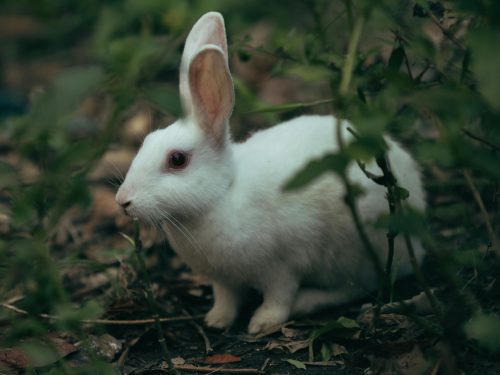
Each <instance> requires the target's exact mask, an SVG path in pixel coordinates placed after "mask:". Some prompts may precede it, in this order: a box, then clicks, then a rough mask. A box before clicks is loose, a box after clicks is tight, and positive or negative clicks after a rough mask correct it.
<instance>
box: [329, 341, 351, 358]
mask: <svg viewBox="0 0 500 375" xmlns="http://www.w3.org/2000/svg"><path fill="white" fill-rule="evenodd" d="M347 353H349V352H348V351H347V349H346V348H345V346H343V345H339V344H332V355H333V356H334V357H337V356H339V355H342V354H347Z"/></svg>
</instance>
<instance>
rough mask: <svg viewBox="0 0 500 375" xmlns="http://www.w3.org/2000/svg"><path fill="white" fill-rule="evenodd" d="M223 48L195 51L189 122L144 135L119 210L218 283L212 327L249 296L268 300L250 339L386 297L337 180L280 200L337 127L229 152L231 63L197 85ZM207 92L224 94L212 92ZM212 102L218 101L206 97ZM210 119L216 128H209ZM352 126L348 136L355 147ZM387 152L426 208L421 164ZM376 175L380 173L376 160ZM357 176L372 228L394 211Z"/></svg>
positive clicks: (278, 133)
mask: <svg viewBox="0 0 500 375" xmlns="http://www.w3.org/2000/svg"><path fill="white" fill-rule="evenodd" d="M220 22H223V20H222V17H221V16H220V15H218V14H216V13H213V12H212V13H208V14H207V15H205V16H203V17H202V18H201V19H200V20H199V21H198V22H197V23H196V26H195V27H194V28H193V29H195V28H196V33H203V31H206V32H207V33H209V32H210V30H214V29H215V30H219V31H220V30H224V26H223V24H222V25H220V24H217V25H215V26H214V23H220ZM220 38H221V37H220V32H218V34H217V35H215V36H214V35H209V36H208V40H209V42H208V43H209V46H208V47H207V45H206V44H203V43H202V44H201V45H196V46H194V47H193V46H192V45H191V44H190V45H189V47H188V46H187V47H186V48H189V50H188V52H186V53H187V55H186V53H185V55H184V57H183V64H184V68H183V69H182V71H181V89H182V91H183V92H184V94H183V100H184V101H187V102H185V103H184V107H185V108H186V110H187V111H188V115H187V117H186V118H185V119H182V120H179V121H177V122H175V123H174V124H172V125H170V126H169V127H167V128H165V129H162V130H157V131H155V132H153V133H151V134H150V135H149V136H148V137H146V139H145V141H144V144H143V146H142V148H141V150H140V151H139V153H138V155H137V156H136V158H135V159H134V161H133V163H132V166H131V168H130V170H129V172H128V174H127V176H126V179H125V181H124V182H123V185H122V186H121V187H120V189H119V191H118V193H117V197H116V199H117V201H118V202H119V203H120V204H122V205H124V204H125V202H130V204H129V205H128V207H127V212H128V213H129V214H130V215H132V216H137V217H139V218H141V219H143V220H146V221H150V222H152V223H156V224H164V225H165V228H166V232H167V236H168V239H169V241H170V242H171V245H172V246H173V248H174V249H175V251H176V252H177V253H178V254H179V255H180V256H181V257H182V258H183V259H184V260H185V261H186V263H187V264H188V265H189V266H190V267H192V269H193V270H194V271H195V272H198V273H201V274H204V275H206V276H207V277H209V278H210V279H211V280H212V281H213V286H214V296H215V304H214V306H213V308H212V309H211V310H210V312H209V313H208V314H207V316H206V323H207V324H208V325H209V326H213V327H218V328H225V327H229V326H230V325H231V324H232V323H233V321H234V319H235V318H236V316H237V313H238V308H239V305H240V303H241V301H242V299H243V298H244V296H245V291H246V290H247V289H248V288H254V289H257V290H258V291H260V292H261V293H262V294H263V298H264V301H263V303H262V305H261V306H260V307H259V308H258V309H257V311H256V312H255V314H254V315H253V317H252V319H251V321H250V325H249V332H250V333H257V332H260V331H263V330H265V329H267V328H269V327H270V326H273V325H275V324H278V323H282V322H284V321H285V320H287V319H288V318H289V316H290V315H291V314H303V313H308V312H311V311H313V310H314V309H316V308H318V307H320V306H324V305H338V304H342V303H346V302H349V301H352V300H353V299H355V298H358V297H360V296H363V295H365V294H366V293H367V292H370V291H373V290H374V289H375V288H376V287H377V275H376V273H375V272H374V269H373V266H372V263H371V262H370V259H369V258H368V256H367V255H366V253H365V249H364V248H363V245H362V243H361V241H360V239H359V236H358V233H357V232H356V230H355V227H354V224H353V222H352V219H351V216H350V213H349V211H348V209H347V207H346V205H345V204H344V202H343V197H344V189H343V185H342V183H341V181H340V180H339V179H338V178H337V177H336V176H335V175H334V174H333V173H327V174H325V175H323V176H321V177H320V178H319V179H318V180H316V181H315V182H313V183H312V184H310V185H308V186H306V187H304V188H302V189H300V190H297V191H292V192H283V191H282V188H283V186H284V185H285V184H286V182H287V181H289V180H290V178H292V177H293V176H294V175H295V174H296V173H297V172H298V171H299V170H300V169H302V168H303V167H304V166H305V165H306V164H307V162H308V161H310V160H312V159H315V158H319V157H321V156H323V155H325V154H327V153H331V152H334V151H336V150H337V149H338V143H337V139H336V131H335V129H336V123H335V119H334V118H333V117H331V116H302V117H299V118H296V119H293V120H290V121H287V122H285V123H282V124H279V125H276V126H274V127H272V128H270V129H268V130H265V131H261V132H258V133H256V134H254V135H253V136H252V137H251V138H250V139H249V140H247V141H246V142H244V143H240V144H235V143H232V142H230V141H229V139H228V137H227V135H226V134H227V132H226V129H227V117H228V116H229V113H230V110H229V112H228V108H229V106H230V107H231V108H232V100H233V93H232V82H231V78H230V75H229V69H228V67H227V63H224V59H225V61H227V56H223V57H224V58H220V59H219V58H216V59H213V60H210V61H221V62H220V63H219V64H220V66H217V67H216V68H217V69H221V70H224V69H226V70H227V74H215V76H216V77H214V78H213V82H211V81H210V79H211V78H210V77H212V74H206V76H207V77H208V78H204V81H203V85H202V84H199V83H196V80H194V79H192V77H191V76H190V75H191V74H194V73H192V70H193V69H192V68H191V65H192V64H194V62H193V61H196V64H198V65H199V66H205V65H206V64H205V60H204V59H205V57H204V56H205V55H207V53H206V49H207V48H209V49H211V51H209V52H208V55H211V56H210V57H209V58H210V59H212V58H213V57H215V56H218V55H216V54H227V51H226V49H227V47H226V48H225V47H224V46H225V45H226V44H225V43H226V42H225V36H224V40H220ZM194 39H197V38H194ZM188 40H189V37H188ZM211 45H214V46H217V48H212V47H211ZM206 66H211V65H206ZM202 69H204V68H202ZM186 75H187V76H186ZM206 80H208V81H206ZM206 85H211V86H210V87H215V88H214V89H213V90H212V91H209V92H208V93H207V92H205V91H204V90H205V88H206V87H207V86H206ZM204 95H205V96H207V95H208V96H210V97H209V98H207V97H206V98H205V99H203V96H204ZM193 97H200V98H201V99H200V100H193ZM207 100H208V101H210V102H211V103H209V104H208V105H209V106H210V108H214V107H215V108H219V109H217V111H220V113H219V112H217V113H215V117H214V116H204V115H203V111H205V112H206V108H205V107H204V106H205V103H206V102H207ZM200 113H201V115H200ZM221 116H222V120H220V117H221ZM211 118H216V120H214V122H210V121H211V120H210V119H211ZM200 121H203V124H200ZM345 128H346V126H343V130H342V136H343V139H344V140H345V142H349V140H351V135H350V134H349V133H348V132H347V130H346V129H345ZM221 134H222V136H221ZM386 142H387V143H388V146H389V152H388V157H389V159H390V161H391V164H392V168H393V171H394V173H395V175H396V177H397V178H398V180H399V181H401V182H402V183H403V184H404V186H405V187H406V188H407V189H409V190H410V198H409V203H410V205H412V206H413V207H415V208H417V209H419V210H424V208H425V199H424V192H423V189H422V184H421V179H420V174H419V169H418V166H417V165H416V163H415V161H414V160H413V159H412V158H411V156H410V155H409V154H408V153H407V152H406V151H404V150H403V149H402V148H401V147H400V146H399V145H398V144H397V143H395V142H394V141H392V140H391V139H390V138H387V137H386ZM172 150H182V151H186V152H189V153H190V154H191V162H190V164H189V165H188V166H187V167H186V168H185V169H184V170H180V171H173V172H172V171H166V170H165V163H166V155H168V153H169V152H170V151H172ZM367 168H368V169H369V170H370V171H372V172H374V173H378V174H379V173H380V171H379V169H378V168H377V167H376V165H375V163H374V162H371V163H369V164H368V165H367ZM348 174H349V177H350V179H351V180H352V181H353V182H355V183H357V184H359V185H360V186H362V188H363V189H364V191H365V194H364V195H363V196H362V197H361V198H360V199H359V200H358V208H359V211H360V213H361V215H362V219H363V220H364V221H365V222H370V221H373V220H375V219H376V218H377V217H378V216H379V214H381V213H384V212H387V211H388V204H387V201H386V199H385V198H384V195H385V188H384V187H382V186H379V185H376V184H375V183H374V182H372V181H371V180H369V179H368V178H367V177H366V176H365V175H364V174H363V172H362V171H361V170H360V168H359V167H358V166H357V165H356V163H352V164H351V165H350V166H349V169H348ZM368 228H370V226H368ZM369 232H370V236H371V239H372V241H373V242H374V244H375V246H376V247H377V248H378V249H379V251H380V254H379V256H380V259H382V260H383V259H385V254H386V248H387V240H386V237H385V232H384V231H375V230H373V229H369ZM400 241H401V240H400V239H398V240H397V241H396V247H397V252H396V260H395V264H396V265H397V266H398V267H399V273H398V275H399V276H401V275H405V274H408V273H410V272H411V267H410V265H409V261H408V258H407V256H406V250H405V248H404V246H403V245H402V244H401V243H400ZM414 246H415V248H416V252H417V256H418V257H419V259H420V257H421V256H422V254H423V250H422V247H421V246H420V243H419V242H418V241H416V240H414Z"/></svg>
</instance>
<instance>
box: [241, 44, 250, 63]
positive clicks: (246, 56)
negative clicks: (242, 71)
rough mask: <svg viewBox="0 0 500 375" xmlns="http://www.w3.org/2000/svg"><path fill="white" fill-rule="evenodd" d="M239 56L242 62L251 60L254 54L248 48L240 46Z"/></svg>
mask: <svg viewBox="0 0 500 375" xmlns="http://www.w3.org/2000/svg"><path fill="white" fill-rule="evenodd" d="M238 58H239V60H240V61H241V62H243V63H246V62H249V61H250V59H251V58H252V54H251V53H250V52H248V50H246V49H243V48H239V49H238Z"/></svg>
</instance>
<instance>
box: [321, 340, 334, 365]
mask: <svg viewBox="0 0 500 375" xmlns="http://www.w3.org/2000/svg"><path fill="white" fill-rule="evenodd" d="M320 355H321V360H322V361H324V362H326V361H329V360H330V358H331V357H332V350H331V349H330V348H329V347H328V345H326V344H323V345H321V351H320Z"/></svg>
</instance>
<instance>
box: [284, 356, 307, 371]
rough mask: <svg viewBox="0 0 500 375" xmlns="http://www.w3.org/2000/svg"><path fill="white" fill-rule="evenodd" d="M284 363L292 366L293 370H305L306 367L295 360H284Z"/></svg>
mask: <svg viewBox="0 0 500 375" xmlns="http://www.w3.org/2000/svg"><path fill="white" fill-rule="evenodd" d="M285 361H286V362H288V363H289V364H291V365H292V366H294V367H295V368H298V369H299V370H306V369H307V368H306V365H305V364H304V363H303V362H301V361H298V360H296V359H285Z"/></svg>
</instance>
